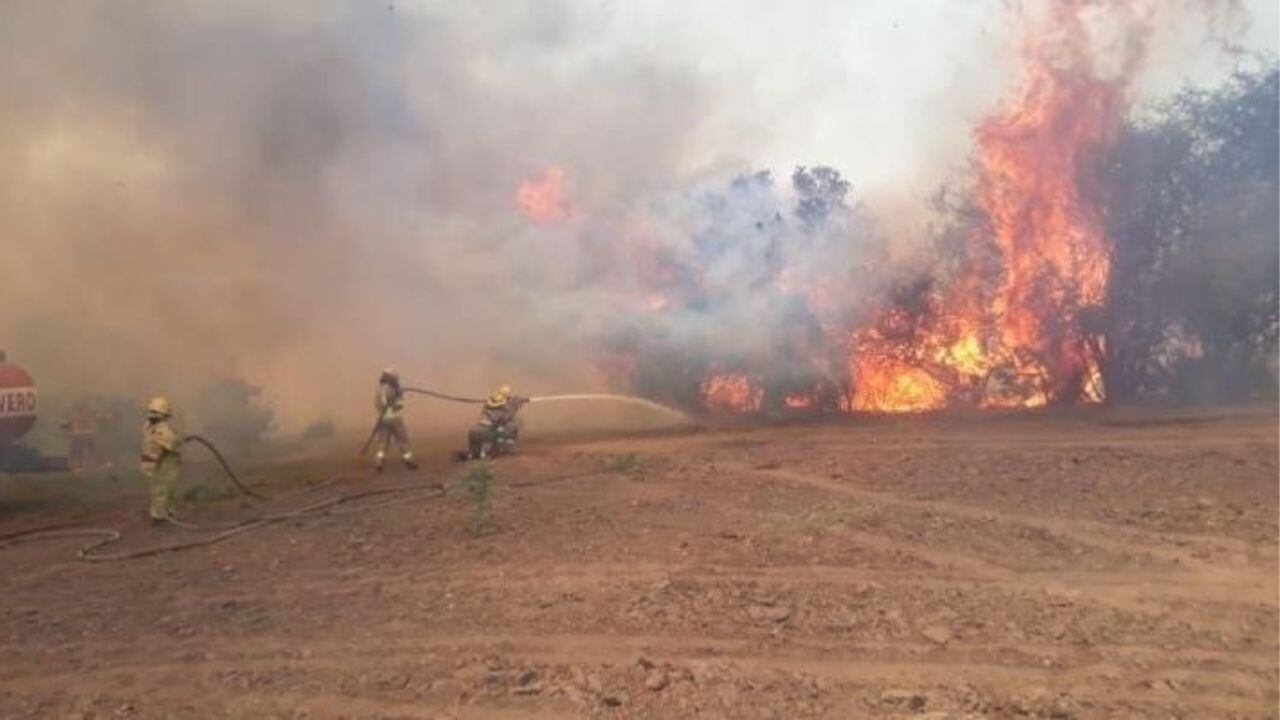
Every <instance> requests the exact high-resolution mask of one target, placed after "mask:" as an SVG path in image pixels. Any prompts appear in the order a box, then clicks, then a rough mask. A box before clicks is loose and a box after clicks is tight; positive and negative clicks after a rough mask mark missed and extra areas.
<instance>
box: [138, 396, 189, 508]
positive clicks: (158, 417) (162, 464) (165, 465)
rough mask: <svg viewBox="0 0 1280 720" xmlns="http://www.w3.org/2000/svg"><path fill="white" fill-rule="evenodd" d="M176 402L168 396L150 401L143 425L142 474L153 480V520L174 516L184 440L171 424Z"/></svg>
mask: <svg viewBox="0 0 1280 720" xmlns="http://www.w3.org/2000/svg"><path fill="white" fill-rule="evenodd" d="M171 417H173V406H172V405H170V404H169V400H168V399H167V398H164V397H154V398H151V402H149V403H147V419H146V422H145V423H144V424H143V426H142V456H141V458H140V467H141V468H142V474H143V475H145V476H146V477H147V478H148V480H150V482H151V521H152V522H153V523H162V522H166V521H168V520H170V519H171V518H172V512H173V493H174V489H175V488H176V487H177V485H178V479H179V477H180V476H181V475H182V455H181V453H180V450H181V445H182V441H181V440H179V439H178V434H177V433H175V432H174V431H173V427H172V426H171V425H169V418H171Z"/></svg>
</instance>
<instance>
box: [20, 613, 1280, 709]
mask: <svg viewBox="0 0 1280 720" xmlns="http://www.w3.org/2000/svg"><path fill="white" fill-rule="evenodd" d="M300 647H301V648H304V649H303V650H299V648H300ZM199 648H200V649H199V652H197V653H192V654H189V655H188V656H187V657H186V658H185V659H179V658H175V657H174V656H175V655H180V654H181V650H180V649H179V648H173V647H170V648H167V650H168V653H163V654H167V655H169V657H168V658H165V657H163V654H161V653H157V654H154V655H152V657H155V658H156V659H155V660H152V661H148V662H140V663H127V664H119V665H114V666H112V667H111V668H109V669H102V670H88V671H86V670H80V671H76V672H73V673H52V674H50V673H41V674H40V675H38V676H34V675H33V676H20V677H12V676H10V677H8V678H6V679H4V680H0V688H3V689H5V690H6V691H8V692H13V693H17V694H38V693H50V692H55V691H58V690H60V689H62V688H65V687H67V686H68V685H72V686H74V687H75V688H76V690H77V691H78V692H81V693H89V694H92V693H102V692H117V693H118V692H119V691H120V690H121V689H122V688H127V689H128V691H129V692H132V693H137V694H142V695H144V696H151V694H152V693H153V692H155V693H157V694H158V696H162V695H163V694H164V692H165V690H166V688H169V687H171V685H170V683H169V680H168V678H170V677H173V676H186V677H196V676H200V675H204V676H206V677H210V676H216V675H217V674H218V673H219V672H239V673H245V672H261V673H269V674H273V675H278V676H290V675H292V674H296V673H299V672H301V673H303V674H305V673H306V672H308V671H310V672H313V673H314V672H320V671H327V672H338V673H351V674H353V675H356V676H360V675H367V674H368V673H370V672H372V671H375V670H378V669H385V668H388V667H390V668H394V667H396V666H398V665H403V664H409V665H411V664H412V663H414V662H417V661H418V660H419V659H420V658H422V657H423V656H424V655H429V654H432V653H436V654H446V655H448V656H458V655H467V654H500V655H502V656H504V657H507V658H509V659H514V660H517V661H518V662H519V663H526V664H527V663H534V664H540V665H554V666H581V665H584V664H586V665H594V666H598V665H609V666H628V665H631V664H635V663H636V662H637V661H638V659H639V658H641V657H644V658H648V659H649V660H650V661H651V662H655V663H665V664H669V665H672V666H673V667H698V666H699V665H700V664H705V663H708V662H711V663H718V664H730V665H732V666H733V668H734V669H735V671H736V674H738V675H746V676H763V675H767V674H768V673H773V672H782V673H798V674H802V675H805V676H810V677H816V678H823V679H825V680H827V681H831V682H836V683H845V684H850V685H854V686H877V687H883V686H886V685H887V686H900V685H903V684H907V685H909V686H930V685H951V686H954V685H956V684H957V683H962V684H970V685H975V686H980V687H991V688H1010V687H1015V688H1025V687H1028V686H1031V687H1035V686H1052V687H1057V688H1062V689H1065V690H1067V691H1069V692H1071V693H1072V694H1073V696H1074V697H1076V698H1077V699H1078V700H1095V701H1097V702H1099V703H1104V704H1114V703H1116V702H1120V701H1122V702H1130V703H1142V704H1150V703H1155V704H1159V703H1160V702H1162V701H1164V700H1166V699H1167V700H1174V698H1164V697H1162V696H1161V695H1160V694H1158V693H1152V692H1148V691H1143V690H1136V689H1134V688H1139V687H1159V686H1160V683H1166V682H1168V681H1170V680H1174V681H1176V682H1177V683H1179V684H1180V685H1183V686H1187V685H1189V686H1194V687H1195V688H1196V692H1195V693H1194V694H1190V693H1178V694H1177V696H1176V702H1177V704H1178V705H1179V706H1181V707H1188V708H1198V709H1201V710H1206V711H1212V712H1215V713H1220V712H1222V711H1223V710H1227V709H1232V710H1235V711H1237V712H1251V713H1256V712H1263V711H1271V710H1273V709H1274V701H1273V699H1271V698H1269V697H1268V692H1269V691H1268V690H1266V689H1265V687H1266V685H1267V684H1268V682H1269V680H1270V675H1271V668H1268V667H1265V662H1264V663H1262V664H1263V665H1264V667H1253V668H1249V667H1240V666H1231V665H1229V664H1224V663H1222V662H1220V658H1217V657H1205V658H1204V662H1205V666H1204V667H1187V666H1186V665H1174V664H1168V663H1164V664H1162V663H1158V662H1155V663H1153V662H1150V661H1149V660H1150V659H1154V658H1158V650H1157V649H1143V650H1142V651H1141V652H1140V653H1139V655H1141V656H1142V657H1140V658H1138V659H1148V662H1146V663H1143V664H1142V665H1145V666H1139V667H1137V668H1133V667H1129V666H1128V665H1127V664H1120V663H1116V662H1113V661H1112V660H1103V661H1098V662H1089V663H1085V664H1081V665H1077V666H1066V667H1057V666H1052V665H1051V666H1048V667H1045V666H1041V667H1033V666H1029V665H1015V664H1000V663H994V662H992V661H991V659H990V658H989V657H986V656H983V655H982V654H980V653H976V652H975V651H976V650H980V649H981V648H980V647H974V648H966V647H963V646H959V647H956V648H954V649H952V648H948V649H946V650H936V649H935V650H934V652H933V654H932V657H927V658H899V659H891V660H884V659H880V660H877V659H876V658H875V657H874V654H875V653H883V652H885V650H886V649H889V648H888V647H887V646H885V645H884V644H875V645H871V646H867V647H865V648H864V647H862V646H853V647H852V648H851V647H850V646H849V645H842V644H840V645H838V644H822V643H816V642H804V643H795V642H785V643H776V644H775V643H767V642H761V641H748V640H741V639H723V638H715V637H693V636H683V637H672V636H661V635H569V634H552V635H529V634H505V633H504V634H458V635H440V636H434V637H423V638H417V639H414V640H405V639H404V635H403V633H400V634H395V635H390V636H386V635H380V634H379V635H373V634H371V635H368V636H365V637H363V638H361V639H359V640H358V641H353V640H351V639H344V640H341V641H323V640H320V641H315V640H311V641H308V640H294V641H284V640H280V639H273V640H265V641H252V642H251V641H248V640H247V639H240V640H238V641H237V642H235V643H233V644H228V645H225V646H221V645H212V646H211V645H209V644H208V643H202V644H201V645H200V646H199ZM851 649H862V650H865V651H866V652H864V653H862V654H858V653H854V652H850V650H851ZM897 649H901V648H897ZM1148 650H1149V651H1150V655H1149V656H1148V654H1147V653H1148ZM210 652H213V655H214V656H215V657H216V659H214V660H207V659H201V657H209V653H210ZM1117 655H1119V656H1121V657H1122V659H1123V655H1124V653H1123V652H1120V653H1117ZM1131 659H1132V658H1131ZM1237 659H1238V660H1240V659H1246V658H1244V657H1237ZM1248 659H1254V660H1262V658H1261V657H1258V656H1254V657H1251V658H1248ZM260 692H261V693H263V694H265V695H267V696H274V697H277V698H282V697H283V698H285V699H287V698H288V695H287V694H285V695H283V696H282V695H280V693H278V691H277V690H276V689H273V688H264V689H262V690H261V691H260ZM336 699H341V700H344V701H346V702H347V707H349V708H350V709H352V710H354V711H356V712H373V711H375V710H377V711H379V712H381V711H384V710H386V709H388V708H391V709H394V708H396V707H397V704H394V703H393V704H385V705H384V704H380V703H382V701H380V700H377V699H368V700H366V699H364V698H350V697H349V696H340V697H338V698H336ZM289 706H290V707H294V705H289ZM337 707H342V705H341V704H339V705H337ZM405 707H419V708H420V707H421V705H416V706H405Z"/></svg>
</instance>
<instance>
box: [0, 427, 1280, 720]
mask: <svg viewBox="0 0 1280 720" xmlns="http://www.w3.org/2000/svg"><path fill="white" fill-rule="evenodd" d="M1277 431H1278V424H1277V420H1276V418H1275V417H1274V416H1273V415H1268V416H1257V415H1251V416H1239V415H1232V416H1222V415H1218V416H1195V417H1163V418H1153V417H1149V416H1148V417H1139V418H1128V419H1126V418H1123V417H1121V416H1118V415H1115V414H1098V415H1088V416H1074V417H1061V416H1056V417H1055V416H1021V417H1009V416H1001V417H976V418H974V417H971V418H884V419H862V420H859V419H851V420H848V421H841V422H832V423H824V424H793V425H786V426H772V427H755V428H722V429H716V430H706V431H700V432H686V433H675V434H665V435H652V434H651V435H645V436H636V437H630V438H617V437H615V438H611V439H594V440H584V439H581V438H579V439H560V440H551V439H544V440H541V441H538V440H533V441H531V442H530V443H529V444H527V445H526V446H525V447H524V448H523V449H522V452H521V454H519V455H518V456H515V457H510V458H504V459H502V460H500V461H498V462H495V463H493V464H491V465H490V466H489V467H490V469H491V470H492V472H493V475H494V477H495V480H494V481H493V486H494V488H493V489H494V498H493V505H492V510H491V521H492V522H491V526H490V527H489V528H488V529H487V530H485V531H484V532H483V533H482V534H479V535H475V534H473V530H474V528H475V525H474V523H475V521H476V519H477V518H476V505H475V504H474V502H473V501H472V500H471V499H469V496H468V495H467V494H466V491H465V489H464V488H463V485H464V484H465V483H464V482H463V476H464V474H465V473H466V472H467V471H468V470H469V469H472V468H471V467H469V466H462V465H456V464H451V463H449V462H448V461H447V460H445V459H444V458H443V455H444V448H443V446H441V447H439V448H432V449H431V450H429V451H428V452H427V453H424V454H429V455H432V456H436V457H439V458H440V459H439V460H438V461H436V462H431V463H428V465H427V467H425V468H424V469H423V470H420V471H418V472H416V473H409V472H405V471H396V472H391V473H388V474H386V475H384V476H382V477H377V478H375V477H373V476H372V475H371V474H370V473H369V471H368V470H367V469H362V468H359V467H358V466H356V465H354V464H353V462H352V461H351V460H349V459H344V460H332V459H329V460H326V459H325V458H324V457H320V456H314V457H307V458H300V459H299V458H295V459H293V460H290V461H287V462H286V461H280V462H277V463H275V464H272V465H269V466H266V467H260V468H255V469H254V472H253V476H254V482H256V483H258V487H259V488H260V489H261V490H262V491H263V492H264V493H277V494H278V495H277V497H276V498H275V499H273V500H271V501H270V502H268V503H266V504H265V505H264V504H261V503H256V502H255V503H244V502H241V501H220V502H210V501H205V502H201V503H198V504H195V505H189V506H187V507H186V508H185V512H186V514H187V517H189V518H190V519H192V520H194V521H197V522H213V521H215V520H225V519H227V518H230V517H245V516H249V515H252V514H254V513H261V512H263V511H264V510H263V508H264V507H266V508H270V509H271V510H280V509H284V508H297V507H302V506H304V505H307V504H308V503H312V502H314V501H316V500H318V499H321V498H324V497H329V496H332V495H334V494H335V493H341V492H352V491H358V490H361V489H368V488H386V487H393V486H404V485H406V484H408V485H409V486H411V487H414V488H416V490H417V491H416V492H405V493H402V494H398V495H382V496H376V497H369V498H364V499H358V500H353V501H351V502H349V503H346V504H343V505H340V506H336V507H334V508H332V510H331V511H329V512H326V513H318V514H312V515H306V516H301V517H298V518H295V519H291V520H288V521H285V522H280V523H276V524H272V525H268V526H266V527H262V528H259V529H257V530H255V531H253V532H248V533H245V534H242V535H239V536H236V537H233V538H230V539H228V540H226V541H225V542H222V543H219V544H215V545H210V546H205V547H199V548H196V549H191V550H187V551H183V552H175V553H167V554H161V555H156V556H152V557H146V558H141V559H136V560H129V561H123V562H109V563H85V562H81V561H79V560H77V559H76V550H77V548H79V547H80V546H81V545H82V544H84V542H85V541H86V540H85V539H72V538H66V539H59V540H50V539H46V540H41V541H36V542H28V543H22V544H17V545H11V546H9V547H6V548H3V549H0V579H2V581H0V717H3V718H37V717H38V718H46V717H58V718H73V717H80V718H87V717H126V718H159V717H179V718H181V717H234V718H268V717H282V718H303V717H306V718H336V717H351V718H564V717H600V718H726V719H730V718H732V719H736V718H776V719H779V720H783V719H789V718H810V717H813V718H860V717H919V718H926V717H927V718H984V717H985V718H1024V717H1042V718H1094V717H1116V718H1170V717H1175V718H1274V717H1280V714H1278V712H1277V703H1278V701H1280V700H1278V699H1280V679H1278V673H1280V666H1278V660H1277V657H1278V652H1280V650H1278V643H1277V637H1278V635H1280V622H1278V613H1280V608H1278V603H1277V592H1278V581H1277V539H1278V536H1277V532H1278V528H1277V512H1278V508H1277V465H1276V463H1277ZM349 454H350V453H349V452H348V455H349ZM335 478H336V479H337V480H336V482H334V483H332V484H328V485H323V486H321V485H315V486H311V487H308V486H309V485H310V484H313V483H320V481H324V480H329V479H335ZM76 482H81V483H84V485H85V486H84V487H78V486H77V485H76V484H75V483H76ZM95 482H96V481H93V482H91V481H89V480H83V481H69V480H60V481H54V480H44V479H39V478H20V479H17V480H14V481H11V482H9V483H8V484H7V485H0V534H5V533H8V532H12V531H14V530H19V529H22V528H25V527H32V526H36V525H41V524H44V523H49V522H55V521H59V520H75V521H77V522H80V523H83V524H86V525H90V526H96V527H117V528H121V529H122V530H123V531H124V538H123V540H122V541H121V542H119V543H117V544H115V545H112V546H109V547H108V548H104V550H107V551H114V550H116V549H121V548H125V549H128V548H142V547H147V546H150V545H154V544H157V543H170V542H176V541H181V540H188V539H192V538H197V537H203V536H204V535H207V533H204V534H202V533H201V532H198V531H182V530H177V529H173V530H167V531H164V530H162V531H153V530H151V529H150V528H148V527H147V525H146V522H145V520H144V518H143V512H144V510H143V508H144V499H143V491H142V488H141V485H140V484H138V483H137V482H136V481H134V480H129V479H125V478H123V477H122V478H120V479H117V480H114V481H112V480H109V479H108V480H103V481H102V482H101V484H94V483H95ZM437 485H441V486H445V487H446V488H447V489H448V492H447V493H444V494H442V493H439V492H436V491H434V490H433V488H434V487H435V486H437ZM5 492H8V493H9V494H10V497H9V499H8V500H7V501H6V499H5V497H4V493H5ZM280 493H289V494H285V495H279V494H280ZM86 498H88V499H86ZM6 502H7V506H6Z"/></svg>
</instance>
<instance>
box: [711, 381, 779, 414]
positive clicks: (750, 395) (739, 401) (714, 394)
mask: <svg viewBox="0 0 1280 720" xmlns="http://www.w3.org/2000/svg"><path fill="white" fill-rule="evenodd" d="M702 397H703V399H704V400H705V402H706V406H707V407H708V408H710V409H712V410H727V411H731V412H740V413H741V412H755V411H758V410H759V409H760V403H761V400H762V399H763V397H764V391H763V390H761V389H760V388H759V387H757V386H756V384H755V383H753V382H752V381H751V378H749V377H747V376H746V375H741V374H725V375H712V376H711V377H708V378H707V379H706V380H705V381H704V382H703V383H702Z"/></svg>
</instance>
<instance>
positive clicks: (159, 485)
mask: <svg viewBox="0 0 1280 720" xmlns="http://www.w3.org/2000/svg"><path fill="white" fill-rule="evenodd" d="M181 474H182V459H181V458H180V457H179V456H177V455H173V454H166V455H165V456H164V457H162V458H161V459H160V462H158V463H156V466H155V469H154V470H152V471H151V472H150V473H148V475H149V478H148V479H149V480H150V482H151V519H152V520H164V519H166V518H168V517H169V515H170V514H171V513H172V512H173V493H174V490H175V489H176V488H177V487H178V478H179V477H180V476H181Z"/></svg>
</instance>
